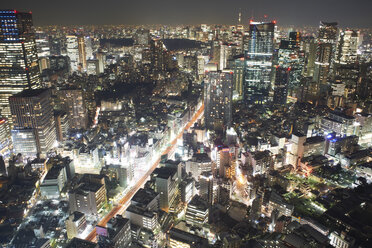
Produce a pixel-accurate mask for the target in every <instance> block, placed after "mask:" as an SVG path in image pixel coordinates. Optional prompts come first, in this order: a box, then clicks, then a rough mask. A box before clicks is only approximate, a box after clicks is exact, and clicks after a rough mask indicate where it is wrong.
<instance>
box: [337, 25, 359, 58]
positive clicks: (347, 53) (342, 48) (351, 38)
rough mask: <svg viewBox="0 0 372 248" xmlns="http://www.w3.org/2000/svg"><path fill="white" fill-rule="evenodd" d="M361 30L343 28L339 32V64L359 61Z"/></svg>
mask: <svg viewBox="0 0 372 248" xmlns="http://www.w3.org/2000/svg"><path fill="white" fill-rule="evenodd" d="M359 37H360V34H359V31H354V30H350V29H348V30H343V31H341V32H340V33H339V36H338V42H337V48H336V54H335V62H336V63H339V64H349V63H354V62H356V61H357V57H358V44H359Z"/></svg>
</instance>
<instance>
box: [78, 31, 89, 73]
mask: <svg viewBox="0 0 372 248" xmlns="http://www.w3.org/2000/svg"><path fill="white" fill-rule="evenodd" d="M78 50H79V66H80V70H81V71H86V70H87V54H86V46H85V37H84V36H79V37H78Z"/></svg>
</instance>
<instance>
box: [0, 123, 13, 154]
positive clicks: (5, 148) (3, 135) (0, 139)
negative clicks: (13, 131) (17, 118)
mask: <svg viewBox="0 0 372 248" xmlns="http://www.w3.org/2000/svg"><path fill="white" fill-rule="evenodd" d="M11 149H12V139H11V136H10V127H9V123H8V120H7V119H4V118H0V156H3V157H4V158H8V157H9V156H10V152H11Z"/></svg>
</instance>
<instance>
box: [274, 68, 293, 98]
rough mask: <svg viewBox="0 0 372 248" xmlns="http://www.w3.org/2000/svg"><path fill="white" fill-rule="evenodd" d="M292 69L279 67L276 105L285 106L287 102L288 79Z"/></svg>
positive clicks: (275, 90) (275, 94) (276, 81)
mask: <svg viewBox="0 0 372 248" xmlns="http://www.w3.org/2000/svg"><path fill="white" fill-rule="evenodd" d="M290 70H291V68H284V67H280V66H277V67H276V72H275V86H274V104H278V105H283V104H285V103H286V102H287V95H288V79H289V72H290Z"/></svg>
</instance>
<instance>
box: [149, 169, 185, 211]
mask: <svg viewBox="0 0 372 248" xmlns="http://www.w3.org/2000/svg"><path fill="white" fill-rule="evenodd" d="M153 175H154V177H155V191H156V192H158V193H159V194H160V198H159V208H160V209H162V210H163V211H165V212H168V211H169V210H170V208H171V207H172V205H173V204H174V202H175V199H176V196H177V194H178V184H179V179H178V176H177V175H178V174H177V169H176V168H171V167H160V168H156V169H155V170H154V172H153Z"/></svg>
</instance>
